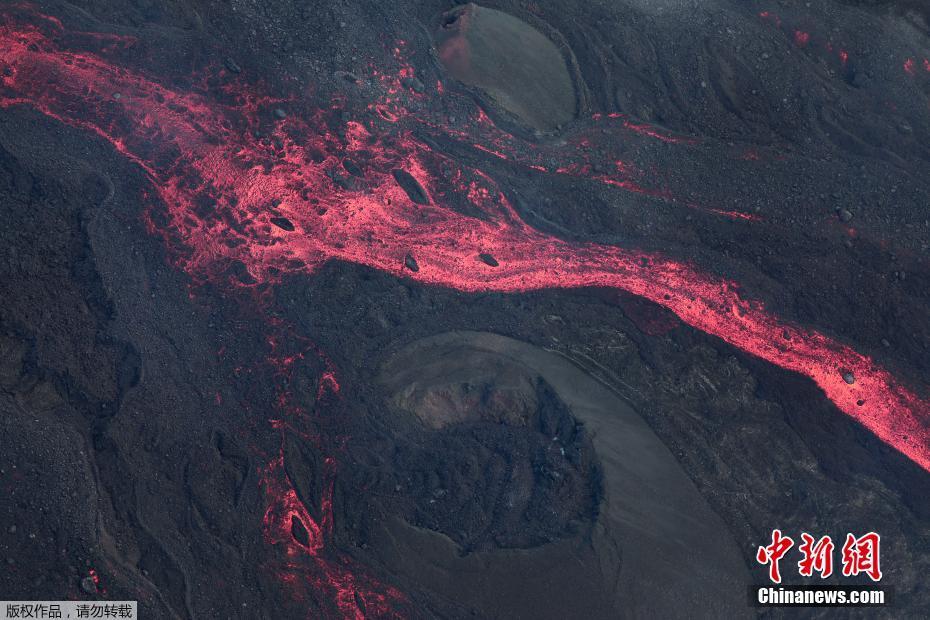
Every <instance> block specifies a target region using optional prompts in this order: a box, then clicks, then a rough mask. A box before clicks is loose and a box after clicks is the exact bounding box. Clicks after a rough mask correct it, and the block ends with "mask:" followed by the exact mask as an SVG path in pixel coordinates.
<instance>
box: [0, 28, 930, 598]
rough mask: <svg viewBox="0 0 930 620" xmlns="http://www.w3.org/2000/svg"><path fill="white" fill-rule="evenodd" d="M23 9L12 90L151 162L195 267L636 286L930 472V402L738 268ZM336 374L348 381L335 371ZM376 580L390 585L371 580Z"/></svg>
mask: <svg viewBox="0 0 930 620" xmlns="http://www.w3.org/2000/svg"><path fill="white" fill-rule="evenodd" d="M27 15H28V14H22V15H19V16H13V15H11V14H8V15H7V16H5V17H4V18H2V19H3V21H2V24H0V79H2V84H0V106H3V107H10V106H30V107H32V108H34V109H36V110H39V111H40V112H42V113H43V114H45V115H47V116H49V117H52V118H54V119H57V120H59V121H61V122H62V123H66V124H68V125H71V126H74V127H77V128H81V129H84V130H87V131H90V132H93V133H95V134H96V135H98V136H100V137H102V138H103V139H105V140H107V141H108V142H109V143H111V144H112V146H113V148H115V149H116V150H117V151H118V152H119V153H121V154H122V155H124V156H125V157H127V158H129V159H131V160H132V161H133V162H135V163H136V164H137V165H138V166H139V167H141V168H142V169H143V170H144V171H145V174H146V175H147V176H148V177H149V179H150V180H151V192H152V194H153V196H151V203H152V204H151V205H150V207H149V209H148V218H149V226H150V228H151V230H152V232H153V233H155V234H158V235H161V236H162V237H164V239H165V240H166V242H167V243H168V246H169V248H170V250H171V252H172V256H174V257H175V260H176V263H177V265H178V267H180V268H182V269H184V270H185V271H186V272H187V273H188V274H190V275H191V277H192V278H194V280H195V281H201V282H203V281H217V280H220V279H229V280H230V281H232V282H233V283H234V284H235V285H236V286H242V287H252V286H255V285H256V284H258V283H269V282H274V281H276V280H277V279H278V278H280V277H281V276H282V275H283V274H288V273H295V272H300V273H306V274H308V275H309V274H312V273H313V272H314V270H316V269H318V268H319V267H320V266H321V265H322V264H323V263H324V262H326V261H329V260H342V261H349V262H353V263H358V264H361V265H366V266H369V267H372V268H375V269H379V270H383V271H385V272H388V273H391V274H394V275H396V276H398V277H409V278H412V279H414V280H416V281H417V282H420V283H422V284H424V285H435V286H442V287H451V288H455V289H458V290H461V291H468V292H477V291H500V292H511V293H517V292H523V291H530V290H537V289H549V288H570V287H591V286H597V287H614V288H618V289H623V290H625V291H628V292H630V293H633V294H635V295H639V296H642V297H644V298H646V299H649V300H651V301H653V302H655V303H656V304H659V305H661V306H664V307H666V308H668V309H669V310H671V311H672V312H674V313H675V314H676V315H677V316H678V317H680V318H681V320H682V321H684V322H685V323H687V324H689V325H691V326H692V327H694V328H697V329H699V330H702V331H704V332H706V333H708V334H711V335H713V336H716V337H717V338H720V339H721V340H723V341H725V342H726V343H728V344H730V345H733V346H735V347H737V348H739V349H741V350H743V351H745V352H747V353H749V354H752V355H754V356H757V357H759V358H761V359H763V360H766V361H768V362H770V363H772V364H775V365H777V366H780V367H782V368H785V369H787V370H791V371H794V372H797V373H801V374H803V375H806V376H807V377H809V378H810V379H811V380H813V381H814V382H815V383H816V384H817V385H818V386H819V387H820V388H821V389H822V390H823V392H824V393H825V394H826V396H827V397H828V398H829V399H830V400H831V401H833V403H835V405H836V406H837V407H838V408H839V409H840V410H842V411H843V412H844V413H846V414H847V415H849V416H850V417H852V418H853V419H855V420H856V421H858V422H859V423H861V424H862V425H863V426H865V427H866V428H868V429H869V430H870V431H871V432H872V433H874V434H875V435H876V436H877V437H879V438H880V439H881V440H882V441H884V442H885V443H887V444H888V445H889V446H892V447H894V448H895V449H896V450H898V451H900V452H901V453H902V454H904V455H905V456H907V457H908V458H909V459H911V460H912V461H913V462H915V463H916V464H918V465H919V466H920V467H922V468H923V469H925V470H927V471H930V404H928V402H926V401H924V400H922V399H921V398H920V397H918V396H917V395H916V394H915V393H914V392H912V391H910V390H909V389H907V388H906V387H904V386H902V385H900V384H899V383H898V382H897V381H896V380H895V378H894V377H893V376H892V375H891V374H890V373H889V372H887V371H886V370H884V369H882V368H880V367H878V366H877V365H876V364H875V363H874V362H873V361H872V360H871V359H870V358H869V357H867V356H864V355H861V354H859V353H857V352H856V351H855V350H853V349H852V348H850V347H849V346H846V345H844V344H842V343H840V342H836V341H834V340H832V339H831V338H829V337H827V336H825V335H823V334H821V333H818V332H815V331H811V330H808V329H805V328H803V327H800V326H797V325H793V324H790V323H788V322H785V321H782V320H780V319H779V318H777V317H775V316H773V315H772V314H771V313H769V312H768V311H767V310H766V309H765V308H764V307H763V305H762V304H761V303H759V302H755V301H752V300H749V299H745V298H744V297H743V296H741V294H740V292H739V287H738V286H737V285H736V284H735V283H734V282H730V281H727V280H724V279H721V278H718V277H715V276H711V275H708V274H705V273H702V272H701V271H700V270H699V269H697V268H696V267H695V266H692V265H690V264H687V263H684V262H679V261H676V260H672V259H670V258H667V257H665V256H663V255H661V254H657V253H645V252H641V251H637V250H636V249H632V248H623V247H616V246H611V245H599V244H592V243H573V242H567V241H564V240H561V239H558V238H555V237H553V236H550V235H548V234H544V233H542V232H540V231H538V230H536V229H533V228H531V227H530V226H528V225H527V224H526V223H524V222H523V221H522V220H521V218H520V216H519V215H518V214H517V212H516V211H515V209H514V208H513V207H512V206H511V205H510V203H509V202H508V200H507V199H506V197H505V196H504V194H503V192H502V191H501V190H500V189H499V188H498V186H497V185H496V184H495V182H494V181H493V180H492V179H491V178H490V177H489V176H488V175H486V174H484V173H483V172H481V171H480V170H477V169H472V168H468V167H463V166H461V165H460V164H457V163H456V162H454V161H452V160H451V159H449V158H448V157H446V156H445V155H443V154H442V153H440V152H437V150H436V149H435V148H433V147H432V146H430V145H429V144H428V143H427V142H426V141H423V140H421V139H419V138H418V137H417V135H416V133H415V131H414V129H415V128H416V127H423V126H425V125H423V124H421V123H418V122H417V121H415V120H409V119H408V118H406V117H405V115H404V113H403V111H400V113H397V112H396V111H395V112H392V113H391V114H390V117H391V118H390V120H385V119H386V114H387V113H382V114H381V115H380V116H379V115H378V114H375V113H372V114H371V118H361V119H357V120H348V121H342V120H340V119H339V117H338V116H337V115H335V114H334V113H333V112H332V110H328V109H323V110H316V111H314V112H307V113H301V114H296V113H292V114H288V115H286V117H285V115H284V114H279V115H278V116H277V118H276V121H275V123H274V129H273V133H272V134H271V135H270V136H267V137H262V138H259V137H256V135H257V133H258V129H259V125H260V121H259V119H260V118H261V117H262V115H264V116H265V117H269V116H271V115H272V114H271V111H272V110H274V109H275V108H276V107H277V106H278V105H282V104H281V103H280V102H278V101H276V100H274V99H272V98H269V97H264V96H261V95H259V94H258V93H257V92H256V90H255V89H254V88H252V87H249V86H244V85H242V84H240V83H238V82H234V83H235V84H236V86H235V87H234V88H232V87H223V88H220V89H219V90H218V91H217V92H213V93H212V94H211V93H210V92H208V91H207V90H206V89H203V92H200V91H197V92H179V91H177V90H173V89H171V88H169V87H166V86H163V85H160V84H159V83H157V82H156V81H155V80H154V79H152V78H149V77H146V76H145V75H143V74H142V73H140V72H137V71H134V70H130V69H127V68H124V67H121V66H118V65H117V64H115V63H114V62H112V61H110V60H108V55H109V54H110V52H109V51H108V49H109V47H110V46H114V45H115V46H117V47H118V46H119V45H122V44H126V45H130V44H131V41H126V40H123V39H120V38H118V37H112V36H109V35H96V36H94V35H88V34H82V33H69V32H67V31H65V30H64V29H63V28H62V27H61V25H60V24H59V23H57V20H54V19H52V18H40V17H36V16H35V15H32V16H31V17H26V16H27ZM88 47H89V48H92V49H93V50H94V51H87V49H86V48H88ZM101 48H102V49H101ZM382 112H383V110H382ZM385 126H388V127H389V128H390V130H389V131H385V130H384V127H385ZM432 131H436V132H442V131H443V130H442V129H441V128H434V129H432ZM450 135H451V134H447V137H449V136H450ZM484 148H492V147H491V145H488V146H487V147H484ZM507 155H508V154H504V156H507ZM347 160H348V163H346V162H347ZM442 169H446V170H447V171H448V170H450V169H451V170H452V172H451V173H448V172H447V173H440V172H439V171H440V170H442ZM346 170H348V171H349V172H350V174H348V175H346V174H345V171H346ZM551 173H552V174H556V173H557V172H556V171H555V170H553V171H551ZM746 225H751V224H746ZM231 273H233V274H235V277H232V276H230V274H231ZM294 362H295V360H290V361H288V362H287V363H294ZM282 363H283V362H282ZM324 382H328V383H327V385H331V386H332V385H336V384H335V379H334V377H333V376H332V375H329V376H327V377H326V378H325V379H324ZM280 458H283V457H280ZM327 467H329V468H330V469H332V467H333V464H332V463H331V462H330V463H328V465H327ZM266 473H267V475H266V477H265V485H266V491H267V494H268V496H269V501H270V502H271V505H270V507H269V509H268V513H267V516H266V523H265V527H266V537H268V538H270V540H271V541H272V542H281V541H282V540H283V539H284V538H288V539H289V538H290V537H291V536H290V533H289V531H290V529H291V527H292V525H291V517H292V516H294V515H296V516H297V517H298V518H299V519H300V520H301V521H302V522H303V526H304V529H305V530H306V532H305V533H306V536H307V538H308V540H309V542H308V543H307V544H297V543H294V542H293V541H290V542H288V543H287V544H289V545H291V546H292V547H293V548H292V549H291V553H303V554H307V555H309V556H312V557H320V558H322V557H323V556H324V555H325V554H323V547H324V546H325V538H326V530H327V527H329V526H328V525H327V524H326V520H327V519H331V515H325V514H324V516H323V518H322V519H321V520H319V521H321V522H320V523H317V522H314V520H313V519H312V518H311V517H310V515H308V514H307V513H306V509H305V508H303V506H302V505H301V503H300V501H299V500H298V499H297V497H296V495H295V494H294V490H293V488H291V487H290V485H289V481H288V480H287V479H286V478H287V477H286V474H285V473H284V472H283V465H282V464H280V463H277V462H271V463H270V464H269V466H268V469H267V472H266ZM324 504H325V502H324ZM285 533H286V535H285ZM319 562H320V564H319V566H320V569H321V570H323V571H324V572H325V574H326V575H327V576H328V577H327V579H328V581H329V584H330V586H331V587H332V588H333V590H334V592H335V598H336V599H337V605H338V608H339V610H340V611H341V612H343V613H351V614H356V615H357V614H361V613H362V611H360V609H361V605H362V604H361V603H360V600H364V604H367V605H369V606H370V607H369V611H372V610H373V609H378V608H381V607H380V606H389V603H388V601H390V600H397V599H399V598H400V595H399V594H398V593H396V592H392V591H390V589H385V588H384V586H377V585H368V586H366V585H364V584H361V583H357V582H356V581H354V580H353V576H352V575H351V574H350V572H349V571H348V569H346V568H345V567H344V564H343V563H341V562H336V561H329V560H323V559H320V560H319ZM369 587H370V588H372V589H379V588H380V589H382V591H383V592H385V591H386V593H383V594H371V593H367V594H366V593H360V592H361V591H362V590H364V589H366V588H369ZM352 593H355V595H354V597H353V595H352ZM360 597H361V598H360ZM385 608H386V607H385Z"/></svg>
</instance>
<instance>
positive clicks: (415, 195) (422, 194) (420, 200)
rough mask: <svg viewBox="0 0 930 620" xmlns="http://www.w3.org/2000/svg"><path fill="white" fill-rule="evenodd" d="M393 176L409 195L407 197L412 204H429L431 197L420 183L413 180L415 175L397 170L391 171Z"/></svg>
mask: <svg viewBox="0 0 930 620" xmlns="http://www.w3.org/2000/svg"><path fill="white" fill-rule="evenodd" d="M391 174H392V175H394V180H395V181H397V184H398V185H400V187H401V189H403V190H404V192H406V193H407V197H408V198H410V200H411V201H412V202H414V203H416V204H418V205H428V204H429V197H428V196H427V195H426V190H425V189H423V186H422V185H420V182H419V181H417V180H416V179H415V178H413V175H411V174H410V173H409V172H407V171H406V170H401V169H400V168H395V169H394V170H392V171H391Z"/></svg>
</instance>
